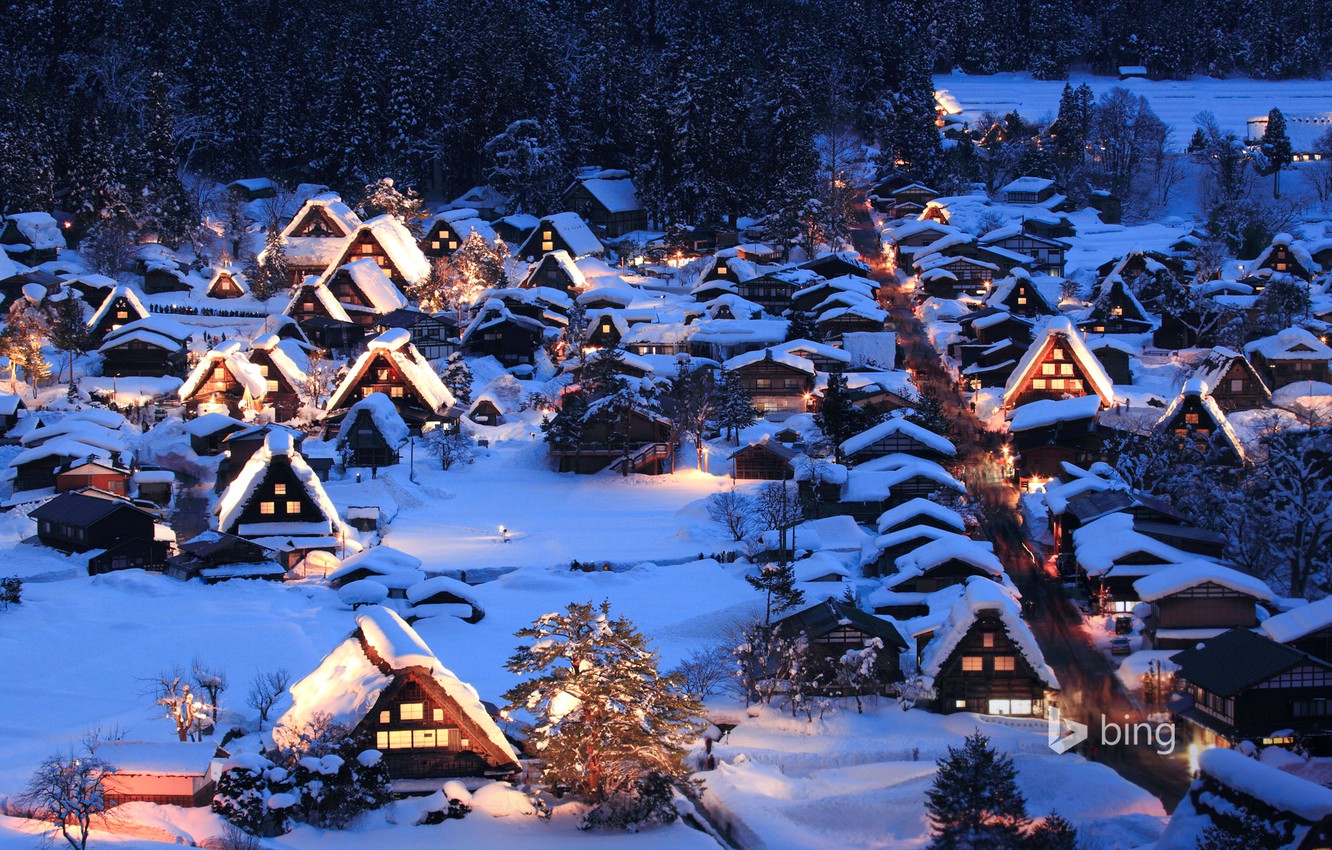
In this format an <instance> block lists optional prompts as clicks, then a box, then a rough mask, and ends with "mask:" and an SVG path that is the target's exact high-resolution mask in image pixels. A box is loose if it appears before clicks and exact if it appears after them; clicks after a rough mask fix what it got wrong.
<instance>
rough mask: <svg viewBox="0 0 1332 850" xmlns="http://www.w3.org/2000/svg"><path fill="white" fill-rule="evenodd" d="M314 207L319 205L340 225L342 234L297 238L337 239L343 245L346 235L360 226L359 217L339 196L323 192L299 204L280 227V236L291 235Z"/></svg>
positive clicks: (286, 236)
mask: <svg viewBox="0 0 1332 850" xmlns="http://www.w3.org/2000/svg"><path fill="white" fill-rule="evenodd" d="M314 207H319V208H320V209H322V210H323V212H324V213H325V214H326V215H327V216H328V217H329V218H330V219H332V221H333V223H334V224H335V225H337V226H338V227H341V228H342V234H341V235H339V236H334V237H310V236H305V237H297V238H301V239H321V241H325V242H327V241H337V242H338V243H339V245H345V244H346V237H348V236H350V235H351V234H352V233H353V232H354V231H355V230H356V228H358V227H360V226H361V217H360V216H358V215H357V214H356V213H355V212H354V211H353V210H352V208H351V207H349V206H347V204H346V203H344V202H343V200H342V198H341V196H339V195H338V194H337V193H335V192H324V193H322V194H319V195H315V196H314V197H313V198H310V199H309V200H307V201H306V202H305V203H304V204H301V208H300V210H299V211H298V212H297V213H296V215H294V216H292V217H291V221H289V222H287V226H286V227H284V228H282V237H283V238H284V239H286V238H288V237H290V236H291V235H292V231H293V230H294V229H295V228H296V225H297V224H299V223H300V222H301V220H302V219H304V218H305V217H306V215H307V213H308V212H309V211H310V210H311V209H312V208H314ZM288 253H290V249H288ZM330 262H331V260H330Z"/></svg>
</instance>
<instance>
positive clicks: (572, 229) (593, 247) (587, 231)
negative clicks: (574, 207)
mask: <svg viewBox="0 0 1332 850" xmlns="http://www.w3.org/2000/svg"><path fill="white" fill-rule="evenodd" d="M545 227H550V228H551V229H552V230H554V231H555V232H556V233H558V234H559V236H560V239H562V240H563V241H564V244H565V245H567V246H568V247H569V251H570V252H572V253H573V255H574V256H575V257H586V256H587V255H589V254H600V253H601V252H602V251H603V250H604V249H603V247H602V245H601V240H599V239H597V237H596V234H594V233H593V232H592V228H590V227H588V226H587V222H585V221H583V217H582V216H580V215H579V214H578V213H574V212H562V213H555V214H554V215H548V216H546V217H545V218H543V219H541V223H540V224H539V225H537V230H538V231H540V230H541V229H542V228H545Z"/></svg>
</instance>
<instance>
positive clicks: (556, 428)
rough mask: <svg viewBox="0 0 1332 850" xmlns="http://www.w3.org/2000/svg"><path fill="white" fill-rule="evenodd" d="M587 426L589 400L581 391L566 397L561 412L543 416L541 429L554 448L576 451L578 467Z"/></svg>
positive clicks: (575, 461) (575, 459)
mask: <svg viewBox="0 0 1332 850" xmlns="http://www.w3.org/2000/svg"><path fill="white" fill-rule="evenodd" d="M586 427H587V401H586V400H585V399H584V398H583V396H582V394H581V393H572V394H569V395H566V396H565V397H564V400H563V402H561V404H560V409H559V412H557V413H556V414H555V415H554V417H550V416H543V417H542V419H541V431H542V433H543V434H544V435H545V440H546V443H547V444H548V445H549V446H550V447H551V448H552V449H554V450H556V451H561V452H569V451H572V452H573V453H574V467H575V468H577V466H578V462H579V459H580V457H581V455H580V450H581V448H582V445H583V432H584V430H585V429H586Z"/></svg>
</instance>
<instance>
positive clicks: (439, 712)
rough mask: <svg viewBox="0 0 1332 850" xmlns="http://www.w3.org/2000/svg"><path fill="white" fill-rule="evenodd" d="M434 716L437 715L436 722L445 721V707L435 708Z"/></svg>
mask: <svg viewBox="0 0 1332 850" xmlns="http://www.w3.org/2000/svg"><path fill="white" fill-rule="evenodd" d="M434 716H435V722H436V723H443V722H444V709H442V708H437V709H435V715H434Z"/></svg>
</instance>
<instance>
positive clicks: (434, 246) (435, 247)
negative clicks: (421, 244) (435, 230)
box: [430, 239, 439, 251]
mask: <svg viewBox="0 0 1332 850" xmlns="http://www.w3.org/2000/svg"><path fill="white" fill-rule="evenodd" d="M430 248H431V250H434V251H438V250H439V240H438V239H435V240H433V241H431V243H430Z"/></svg>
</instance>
